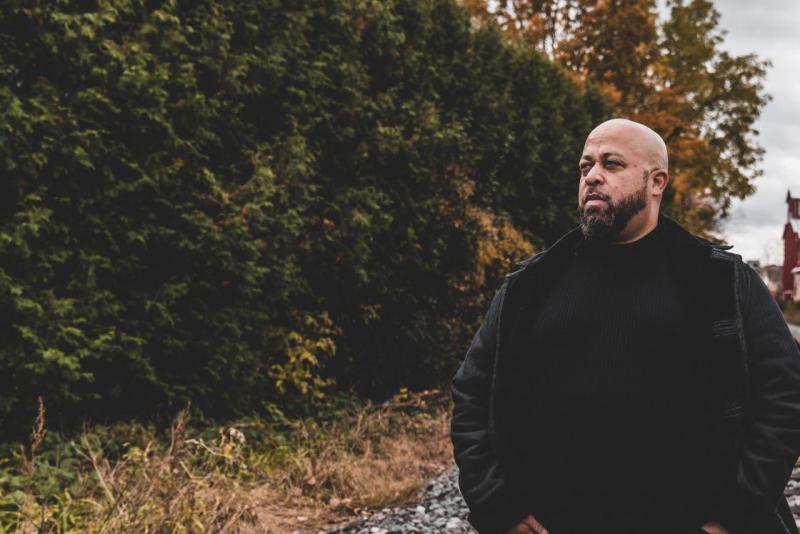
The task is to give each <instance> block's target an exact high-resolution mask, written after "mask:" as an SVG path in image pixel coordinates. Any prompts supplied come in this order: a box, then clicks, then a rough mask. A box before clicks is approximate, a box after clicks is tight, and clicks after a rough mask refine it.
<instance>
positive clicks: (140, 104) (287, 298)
mask: <svg viewBox="0 0 800 534" xmlns="http://www.w3.org/2000/svg"><path fill="white" fill-rule="evenodd" d="M0 41H2V46H0V76H1V77H2V84H0V110H2V111H0V113H2V116H1V117H0V124H2V129H0V140H1V141H2V142H0V162H2V165H3V169H4V172H5V180H4V181H3V183H2V185H0V188H2V190H0V203H2V207H3V208H4V209H3V210H2V211H1V212H0V310H2V312H3V317H6V318H7V321H4V322H3V324H2V325H0V391H2V392H3V394H2V397H1V398H0V436H4V437H10V436H16V435H17V434H18V433H19V430H18V429H20V428H24V425H23V423H24V422H26V421H29V420H30V419H31V417H32V416H33V413H34V407H35V405H36V403H35V399H36V397H37V396H42V397H44V398H45V400H46V402H47V405H48V406H50V407H51V410H50V412H51V417H52V421H53V422H54V423H55V424H56V425H57V426H61V427H63V428H69V427H74V426H75V424H76V423H77V422H78V421H80V419H81V418H83V417H86V416H89V417H92V418H94V419H95V420H101V421H103V420H107V419H114V418H124V417H133V416H141V415H145V416H146V417H153V415H152V414H153V413H155V414H156V415H157V416H158V415H159V414H160V417H161V419H162V420H164V421H166V420H168V418H169V416H170V415H171V414H172V413H174V411H175V410H176V409H177V407H180V406H182V405H183V404H185V403H186V402H187V401H192V403H193V405H194V406H195V407H196V408H197V409H198V411H200V412H201V413H204V414H206V415H207V416H210V417H229V416H233V415H237V414H244V413H250V412H254V411H256V412H257V411H263V410H265V409H266V407H267V406H268V405H270V404H271V403H279V404H280V405H281V406H283V407H284V408H285V409H287V410H289V411H301V410H303V409H305V410H307V409H309V407H312V406H313V405H314V404H315V403H319V402H320V400H321V399H323V398H324V396H325V392H326V391H327V390H329V388H330V387H331V386H332V385H333V384H334V381H336V383H337V384H338V387H339V388H340V389H348V388H355V389H356V390H357V391H359V392H360V393H362V394H368V395H372V396H382V395H384V396H385V395H386V394H388V392H391V391H395V390H396V389H397V388H398V387H399V386H404V385H405V386H411V387H422V386H425V385H427V384H433V383H437V382H441V381H442V380H444V379H446V378H447V377H448V376H449V375H450V374H452V372H453V370H454V368H455V365H457V363H458V360H459V359H460V357H461V355H462V353H463V350H464V349H465V347H466V344H467V343H468V341H469V337H470V335H471V334H472V332H473V331H474V328H475V326H476V324H477V321H479V319H480V316H481V314H482V312H483V309H484V306H485V305H486V303H487V298H488V297H490V296H491V294H492V291H493V290H494V288H495V287H496V286H497V283H498V281H499V276H500V273H502V272H503V271H504V270H506V269H507V268H508V267H509V266H510V264H511V262H513V261H515V260H518V259H521V258H522V257H524V256H525V255H528V254H530V253H531V251H532V250H533V248H532V245H531V244H532V243H534V244H538V245H542V244H544V243H545V242H547V241H548V240H549V239H551V238H552V237H553V236H555V235H558V234H559V233H561V232H562V231H563V230H564V229H566V228H567V227H569V226H570V225H572V224H573V223H574V218H573V215H572V212H573V208H572V206H573V204H574V199H573V198H572V197H573V196H574V194H573V193H572V191H573V189H572V188H573V187H574V185H573V184H574V182H573V180H574V179H575V178H574V175H575V172H574V170H573V165H574V159H575V157H576V155H577V154H578V150H579V147H580V143H581V142H582V139H583V136H584V134H585V132H586V131H588V129H589V127H590V125H591V123H592V122H595V121H596V120H597V119H598V118H599V117H600V115H602V114H603V113H604V111H603V105H602V102H601V101H600V100H599V99H598V98H597V96H596V95H594V94H593V93H589V94H586V95H583V94H581V93H579V92H578V90H577V89H575V87H574V86H573V84H572V83H571V82H570V81H569V80H568V79H567V78H566V77H565V76H564V74H563V73H562V72H561V71H560V70H559V69H558V68H557V67H555V66H554V65H553V64H551V63H550V62H549V61H548V60H546V59H545V58H543V57H542V56H540V55H539V54H538V53H536V52H534V51H531V50H526V49H522V48H517V47H514V46H511V45H509V44H507V43H506V42H504V41H503V39H502V38H501V37H500V35H499V34H498V33H496V32H494V31H493V30H491V29H481V30H476V29H472V28H471V26H470V22H469V18H468V16H467V14H466V13H465V12H464V11H463V10H462V9H461V8H460V7H458V6H457V5H456V4H454V3H453V2H451V1H447V0H426V1H422V0H420V1H413V0H402V1H401V0H398V1H396V2H368V1H363V2H361V1H355V0H337V1H333V2H324V3H319V4H314V5H313V6H301V5H300V6H299V5H296V4H295V3H294V2H290V1H285V2H279V1H266V0H265V1H262V2H257V3H254V2H244V1H232V2H224V3H218V2H213V1H210V0H205V1H200V2H191V3H189V2H176V1H168V2H149V1H148V2H141V1H137V0H107V1H97V2H91V1H89V2H76V3H62V2H43V3H31V2H27V1H24V0H10V1H7V2H6V3H5V5H4V8H3V9H2V11H0Z"/></svg>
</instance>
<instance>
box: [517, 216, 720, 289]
mask: <svg viewBox="0 0 800 534" xmlns="http://www.w3.org/2000/svg"><path fill="white" fill-rule="evenodd" d="M658 225H659V227H661V228H662V230H663V232H664V236H665V237H666V238H667V240H666V242H667V246H669V247H671V248H672V252H675V253H681V252H683V253H686V252H688V253H690V254H691V255H695V254H697V255H698V256H702V257H705V258H707V257H709V254H710V253H711V251H712V250H728V249H730V248H732V247H733V246H732V245H722V244H716V243H713V242H711V241H708V240H706V239H703V238H701V237H698V236H696V235H694V234H692V233H690V232H689V231H688V230H686V229H685V228H684V227H683V226H682V225H681V224H680V223H678V222H677V221H676V220H675V219H673V218H672V217H668V216H666V215H663V214H659V216H658ZM582 244H583V235H582V234H581V229H580V227H579V226H576V227H574V228H572V229H571V230H570V231H569V232H567V233H566V234H564V235H563V236H561V237H560V238H559V239H558V240H557V241H556V242H555V243H553V244H552V245H551V246H550V247H549V248H548V249H546V250H545V251H543V252H540V253H539V254H536V255H534V256H531V257H530V258H527V259H525V260H523V261H521V262H519V263H518V264H517V269H516V270H515V271H514V272H512V273H511V274H509V275H508V276H511V277H513V276H514V275H517V274H521V273H523V272H525V271H527V270H528V269H529V268H530V267H531V266H532V265H536V264H540V263H541V264H542V265H543V266H544V265H547V264H551V263H560V262H559V260H562V261H563V260H564V259H565V258H568V257H569V256H572V255H574V254H575V253H577V252H578V250H579V249H580V246H581V245H582Z"/></svg>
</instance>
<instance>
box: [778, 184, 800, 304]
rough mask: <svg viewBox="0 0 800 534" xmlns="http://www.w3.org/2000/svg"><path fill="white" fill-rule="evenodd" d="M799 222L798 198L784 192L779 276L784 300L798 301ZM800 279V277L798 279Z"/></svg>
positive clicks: (799, 202) (799, 201) (799, 291)
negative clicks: (796, 279) (781, 260)
mask: <svg viewBox="0 0 800 534" xmlns="http://www.w3.org/2000/svg"><path fill="white" fill-rule="evenodd" d="M797 220H800V198H795V197H793V196H792V193H791V191H787V192H786V226H784V227H783V273H782V275H781V287H782V288H783V289H782V290H781V297H782V298H784V299H790V300H798V298H800V288H795V278H796V277H797V276H796V275H798V274H800V257H798V252H800V235H798V223H797V222H795V221H797ZM798 278H800V277H798Z"/></svg>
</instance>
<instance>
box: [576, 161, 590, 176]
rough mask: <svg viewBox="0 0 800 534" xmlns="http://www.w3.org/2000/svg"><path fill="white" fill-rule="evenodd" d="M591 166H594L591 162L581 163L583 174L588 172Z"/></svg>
mask: <svg viewBox="0 0 800 534" xmlns="http://www.w3.org/2000/svg"><path fill="white" fill-rule="evenodd" d="M591 168H592V165H591V163H581V164H580V166H579V169H580V171H581V174H586V173H587V172H589V169H591Z"/></svg>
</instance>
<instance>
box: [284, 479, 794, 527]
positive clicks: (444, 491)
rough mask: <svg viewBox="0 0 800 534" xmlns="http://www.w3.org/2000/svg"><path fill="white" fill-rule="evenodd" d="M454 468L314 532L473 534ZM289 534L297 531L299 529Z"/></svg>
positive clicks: (790, 492) (791, 484)
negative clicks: (400, 502) (410, 497)
mask: <svg viewBox="0 0 800 534" xmlns="http://www.w3.org/2000/svg"><path fill="white" fill-rule="evenodd" d="M457 473H458V472H457V471H456V470H455V469H453V470H452V471H450V472H449V473H446V474H444V475H442V476H439V477H437V478H434V479H433V480H431V481H430V482H429V483H428V485H427V486H426V487H425V488H424V489H423V490H422V491H420V493H419V501H418V504H413V505H410V506H406V507H402V508H384V509H383V510H381V511H380V512H377V513H375V514H373V515H372V516H370V517H369V518H364V519H359V520H357V521H354V522H353V523H350V524H349V525H347V526H344V527H341V528H338V529H336V530H329V531H319V532H318V534H410V533H419V534H433V533H441V532H445V533H449V534H462V533H463V534H467V533H471V534H474V533H475V530H474V529H473V528H472V527H471V526H470V525H469V523H467V508H466V505H465V504H464V500H463V499H462V498H461V493H459V491H458V483H457V476H458V475H457ZM785 493H786V495H787V497H788V498H789V506H790V507H791V508H792V512H794V518H795V522H797V524H798V526H800V466H799V467H796V468H795V470H794V472H793V473H792V478H791V480H789V484H788V485H787V486H786V491H785ZM292 534H299V531H298V532H296V533H292Z"/></svg>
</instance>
